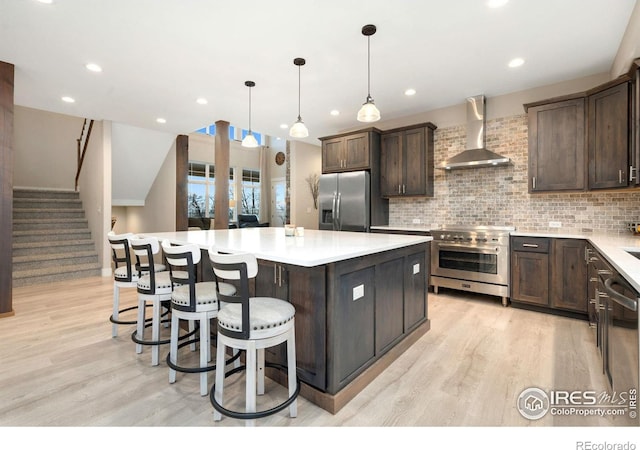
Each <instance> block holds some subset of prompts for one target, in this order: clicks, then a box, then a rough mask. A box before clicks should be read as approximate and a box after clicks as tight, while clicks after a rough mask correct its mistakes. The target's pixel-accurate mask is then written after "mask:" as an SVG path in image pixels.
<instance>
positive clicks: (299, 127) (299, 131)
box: [289, 58, 309, 138]
mask: <svg viewBox="0 0 640 450" xmlns="http://www.w3.org/2000/svg"><path fill="white" fill-rule="evenodd" d="M293 63H294V64H295V65H296V66H298V120H296V123H294V124H293V126H292V127H291V129H290V130H289V136H291V137H295V138H306V137H307V136H309V130H307V127H306V126H305V125H304V122H303V121H302V117H300V66H304V65H305V63H306V61H305V60H304V58H296V59H294V60H293Z"/></svg>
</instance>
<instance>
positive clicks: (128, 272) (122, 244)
mask: <svg viewBox="0 0 640 450" xmlns="http://www.w3.org/2000/svg"><path fill="white" fill-rule="evenodd" d="M132 237H134V234H133V233H125V234H115V233H114V232H113V231H110V232H109V233H107V239H108V240H109V244H110V245H111V259H112V261H113V263H114V265H115V267H114V270H113V312H112V314H111V317H109V321H110V322H111V323H112V324H113V325H112V326H111V336H112V337H117V336H118V325H135V324H136V321H135V320H120V313H124V312H127V311H131V310H134V309H136V308H137V306H131V307H129V308H124V309H120V289H121V288H135V287H136V286H137V284H138V273H137V272H136V271H134V270H133V266H132V260H131V248H130V243H129V239H130V238H132Z"/></svg>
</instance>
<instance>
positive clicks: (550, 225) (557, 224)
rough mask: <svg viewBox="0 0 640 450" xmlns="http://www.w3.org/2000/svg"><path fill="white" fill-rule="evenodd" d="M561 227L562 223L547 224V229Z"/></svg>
mask: <svg viewBox="0 0 640 450" xmlns="http://www.w3.org/2000/svg"><path fill="white" fill-rule="evenodd" d="M561 226H562V222H549V228H560V227H561Z"/></svg>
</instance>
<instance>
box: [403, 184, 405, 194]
mask: <svg viewBox="0 0 640 450" xmlns="http://www.w3.org/2000/svg"><path fill="white" fill-rule="evenodd" d="M404 188H405V185H404V184H403V185H402V193H403V194H404V193H405V190H404Z"/></svg>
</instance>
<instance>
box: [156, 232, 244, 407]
mask: <svg viewBox="0 0 640 450" xmlns="http://www.w3.org/2000/svg"><path fill="white" fill-rule="evenodd" d="M162 250H163V252H164V254H165V258H166V261H167V263H168V265H169V276H170V279H171V282H172V283H173V284H174V287H173V292H172V294H171V338H170V343H169V354H168V355H167V365H168V366H169V383H175V381H176V372H186V373H200V394H201V395H203V396H204V395H207V392H208V386H207V384H208V381H207V373H208V372H209V371H211V370H215V369H216V366H215V365H208V363H209V361H211V328H210V321H211V319H215V318H216V317H217V315H218V297H217V295H218V294H217V292H221V293H223V294H225V295H233V293H234V292H235V291H236V288H235V287H234V286H233V285H231V284H229V283H217V282H215V281H201V282H197V280H196V264H198V263H199V262H200V257H201V256H200V248H199V247H198V246H197V245H196V244H186V245H176V246H173V245H171V243H170V242H169V241H168V240H164V241H162ZM181 319H182V320H189V321H195V322H197V323H198V326H199V332H200V338H199V343H200V365H199V366H198V367H185V366H179V365H178V363H177V359H178V348H181V347H183V346H185V345H187V344H192V343H193V342H194V340H188V341H185V342H182V343H181V344H180V345H178V341H179V340H180V339H181V338H180V336H179V331H180V320H181ZM189 334H191V331H190V333H189ZM183 338H184V336H183ZM238 357H239V354H238V355H236V358H238ZM222 367H224V361H223V365H222Z"/></svg>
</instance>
